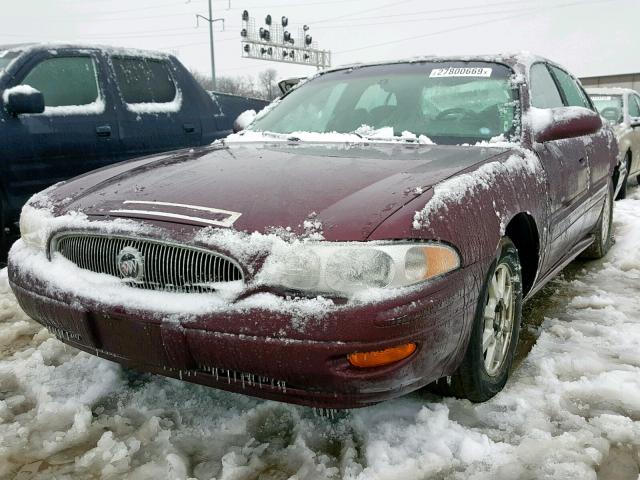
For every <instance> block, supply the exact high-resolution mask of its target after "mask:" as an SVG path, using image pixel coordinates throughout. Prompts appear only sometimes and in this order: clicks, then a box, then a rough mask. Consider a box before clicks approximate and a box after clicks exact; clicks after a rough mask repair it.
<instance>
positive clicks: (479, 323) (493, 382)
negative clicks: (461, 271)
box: [438, 237, 522, 402]
mask: <svg viewBox="0 0 640 480" xmlns="http://www.w3.org/2000/svg"><path fill="white" fill-rule="evenodd" d="M499 249H500V252H499V256H498V259H497V260H496V262H495V263H494V264H493V265H492V266H491V268H490V269H489V274H488V275H487V278H486V280H485V282H484V286H483V288H482V291H481V292H480V296H479V299H478V306H477V308H476V314H475V320H474V324H473V329H472V330H471V337H470V339H469V346H468V347H467V352H466V353H465V356H464V359H463V360H462V364H461V365H460V367H459V368H458V370H457V371H456V373H455V374H454V375H453V376H452V377H451V378H450V379H449V380H448V381H446V387H447V388H448V390H449V391H450V393H451V394H453V395H454V396H456V397H458V398H467V399H469V400H471V401H472V402H484V401H486V400H489V399H490V398H491V397H493V396H494V395H496V394H497V393H498V392H500V390H502V388H503V387H504V385H505V383H507V378H508V377H509V370H510V369H511V364H512V362H513V357H514V354H515V351H516V347H517V345H518V335H519V333H520V323H521V321H522V281H521V278H520V257H519V256H518V250H517V249H516V247H515V245H514V244H513V242H512V241H511V240H510V239H509V238H507V237H505V238H504V239H503V240H502V241H501V243H500V247H499ZM438 383H439V384H440V385H439V386H440V387H444V386H445V385H443V384H444V383H445V382H444V379H441V380H440V381H438Z"/></svg>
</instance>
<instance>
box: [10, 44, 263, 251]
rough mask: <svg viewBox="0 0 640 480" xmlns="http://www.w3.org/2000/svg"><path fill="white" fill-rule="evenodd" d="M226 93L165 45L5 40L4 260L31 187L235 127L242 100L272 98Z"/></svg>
mask: <svg viewBox="0 0 640 480" xmlns="http://www.w3.org/2000/svg"><path fill="white" fill-rule="evenodd" d="M217 95H218V94H213V95H212V94H210V93H208V92H206V91H205V90H204V89H203V88H202V87H201V86H200V85H199V84H198V83H197V82H196V80H195V79H194V78H193V76H192V75H191V74H190V73H189V71H188V70H187V69H186V68H185V67H184V66H183V65H182V64H181V63H180V62H179V61H178V60H177V59H176V58H175V57H174V56H172V55H167V54H164V53H158V52H150V51H143V50H131V49H117V48H111V47H96V46H82V45H52V44H22V45H7V46H2V45H0V261H1V260H2V252H4V251H5V250H6V246H7V243H8V239H9V238H10V237H12V236H13V233H14V229H15V226H16V222H17V220H18V216H19V213H20V209H21V207H22V205H23V204H24V203H25V201H26V200H27V199H28V198H29V197H30V196H31V195H32V194H34V193H36V192H38V191H40V190H42V189H44V188H46V187H48V186H50V185H52V184H54V183H56V182H59V181H61V180H65V179H68V178H71V177H74V176H76V175H79V174H82V173H85V172H87V171H90V170H94V169H96V168H99V167H103V166H105V165H109V164H112V163H115V162H119V161H121V160H126V159H129V158H133V157H139V156H143V155H149V154H153V153H157V152H162V151H168V150H174V149H178V148H184V147H192V146H193V147H195V146H199V145H205V144H208V143H211V142H212V141H214V140H216V139H218V138H222V137H225V136H226V135H228V134H229V133H230V132H231V129H232V125H233V121H234V119H235V117H236V116H237V113H236V110H238V108H237V107H238V106H239V105H242V107H241V108H242V109H254V110H260V109H261V108H262V107H264V105H266V103H267V102H264V101H262V100H256V99H246V98H243V97H237V98H235V99H234V98H233V96H229V95H223V96H220V98H216V97H217ZM236 104H237V105H236ZM227 112H228V113H227Z"/></svg>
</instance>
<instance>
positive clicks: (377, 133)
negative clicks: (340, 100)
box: [221, 110, 434, 145]
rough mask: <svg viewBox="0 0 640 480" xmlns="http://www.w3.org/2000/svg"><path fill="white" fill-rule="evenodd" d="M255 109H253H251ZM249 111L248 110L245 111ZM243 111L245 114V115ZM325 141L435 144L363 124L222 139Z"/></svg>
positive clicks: (424, 138) (250, 133)
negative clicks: (343, 129)
mask: <svg viewBox="0 0 640 480" xmlns="http://www.w3.org/2000/svg"><path fill="white" fill-rule="evenodd" d="M250 111H253V110H250ZM248 112H249V111H248ZM244 113H247V112H244ZM244 113H243V115H244ZM292 141H295V142H318V143H320V142H323V143H346V144H370V143H389V142H391V143H393V142H396V143H403V142H409V143H418V144H420V145H433V144H434V143H433V141H432V140H431V139H430V138H428V137H427V136H425V135H416V134H415V133H412V132H409V131H407V130H405V131H403V132H402V133H401V134H400V135H394V130H393V127H383V128H377V129H376V128H373V127H370V126H368V125H362V126H360V127H359V128H358V129H356V130H355V131H354V132H353V133H338V132H303V131H299V132H291V133H274V132H262V131H255V130H243V131H242V132H238V133H234V134H231V135H229V136H228V137H226V138H225V139H224V140H222V141H221V142H222V143H234V142H292Z"/></svg>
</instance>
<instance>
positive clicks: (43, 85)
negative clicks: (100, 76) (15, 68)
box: [22, 56, 98, 107]
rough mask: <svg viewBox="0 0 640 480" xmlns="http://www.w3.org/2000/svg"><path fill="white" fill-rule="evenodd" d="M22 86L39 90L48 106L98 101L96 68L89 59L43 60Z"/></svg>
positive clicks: (59, 58)
mask: <svg viewBox="0 0 640 480" xmlns="http://www.w3.org/2000/svg"><path fill="white" fill-rule="evenodd" d="M22 84H23V85H30V86H32V87H33V88H35V89H37V90H39V91H40V92H41V93H42V95H44V104H45V106H47V107H66V106H81V105H89V104H91V103H94V102H95V101H97V100H98V80H97V78H96V68H95V65H94V63H93V59H92V58H91V57H88V56H87V57H82V56H78V57H57V58H50V59H47V60H43V61H42V62H40V63H39V64H37V65H36V66H35V67H33V69H32V70H31V71H30V72H29V73H28V74H27V76H26V77H25V79H24V80H23V81H22Z"/></svg>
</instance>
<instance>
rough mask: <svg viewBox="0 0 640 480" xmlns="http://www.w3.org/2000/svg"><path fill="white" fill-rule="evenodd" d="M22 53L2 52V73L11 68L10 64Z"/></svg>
mask: <svg viewBox="0 0 640 480" xmlns="http://www.w3.org/2000/svg"><path fill="white" fill-rule="evenodd" d="M21 53H22V52H20V51H17V50H11V51H9V50H0V72H2V71H3V70H4V69H5V68H7V67H8V66H9V64H10V63H11V62H12V61H13V59H14V58H16V57H17V56H18V55H20V54H21Z"/></svg>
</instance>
